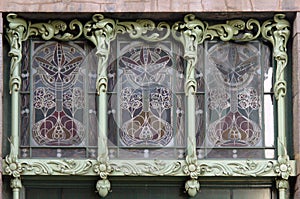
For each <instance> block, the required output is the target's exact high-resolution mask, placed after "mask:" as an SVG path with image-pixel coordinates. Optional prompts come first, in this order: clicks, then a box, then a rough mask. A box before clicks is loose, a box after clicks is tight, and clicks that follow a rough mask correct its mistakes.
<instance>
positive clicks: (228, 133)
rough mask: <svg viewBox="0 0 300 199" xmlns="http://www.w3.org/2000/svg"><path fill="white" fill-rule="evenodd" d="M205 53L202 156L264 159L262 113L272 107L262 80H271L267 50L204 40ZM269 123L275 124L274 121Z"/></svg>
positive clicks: (258, 45) (255, 44)
mask: <svg viewBox="0 0 300 199" xmlns="http://www.w3.org/2000/svg"><path fill="white" fill-rule="evenodd" d="M204 54H205V56H204V61H201V60H200V62H199V64H200V65H201V64H202V65H204V68H203V69H200V70H202V71H201V72H203V73H204V82H205V109H206V111H205V125H206V130H205V132H203V131H202V133H198V134H197V140H199V141H198V143H197V144H198V147H199V149H198V150H197V151H198V157H199V158H203V157H208V158H264V157H265V153H264V148H265V147H266V145H265V144H266V143H265V141H264V138H265V136H264V132H265V130H264V125H263V122H264V113H263V110H270V108H271V110H272V109H273V108H272V107H273V105H272V103H270V101H264V87H265V88H266V87H267V86H266V83H264V81H265V80H266V82H270V78H272V71H271V72H270V70H269V68H270V65H269V56H270V55H269V53H268V49H267V48H266V47H265V46H263V45H262V44H261V43H260V42H250V43H247V44H236V43H230V42H206V43H205V53H204ZM200 68H201V67H200ZM269 84H270V85H272V83H269ZM270 85H269V87H270ZM203 87H204V86H203ZM267 92H268V93H265V95H271V93H270V90H269V91H267ZM199 96H201V92H199ZM266 104H267V105H268V108H267V109H266V108H265V109H264V106H266ZM270 113H271V114H273V112H270V111H269V112H268V114H270ZM268 121H269V122H268V123H267V125H268V126H273V118H271V119H268ZM273 133H274V132H273V130H272V128H271V130H269V132H268V136H270V137H271V138H272V139H273V137H274V135H273ZM273 140H274V139H273ZM269 146H270V144H269ZM216 147H217V148H218V149H216ZM201 148H203V149H201ZM243 148H244V149H243ZM246 148H247V149H246ZM200 149H201V150H200Z"/></svg>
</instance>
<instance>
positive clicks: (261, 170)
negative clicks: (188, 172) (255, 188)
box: [200, 161, 274, 176]
mask: <svg viewBox="0 0 300 199" xmlns="http://www.w3.org/2000/svg"><path fill="white" fill-rule="evenodd" d="M273 164H274V163H273V162H272V161H269V162H263V163H260V162H254V161H246V162H244V163H241V162H234V163H228V164H222V163H211V164H209V163H205V164H200V175H207V174H212V175H214V176H236V175H241V176H262V175H264V174H267V173H271V172H272V171H273V166H274V165H273Z"/></svg>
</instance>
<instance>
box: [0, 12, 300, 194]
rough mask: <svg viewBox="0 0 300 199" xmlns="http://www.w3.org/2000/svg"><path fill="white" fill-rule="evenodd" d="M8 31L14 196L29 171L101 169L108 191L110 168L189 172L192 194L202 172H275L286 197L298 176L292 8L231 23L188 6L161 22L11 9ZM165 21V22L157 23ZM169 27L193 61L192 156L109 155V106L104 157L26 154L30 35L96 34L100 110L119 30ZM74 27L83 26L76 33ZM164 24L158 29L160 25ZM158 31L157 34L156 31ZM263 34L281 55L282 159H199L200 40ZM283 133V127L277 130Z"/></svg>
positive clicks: (133, 33)
mask: <svg viewBox="0 0 300 199" xmlns="http://www.w3.org/2000/svg"><path fill="white" fill-rule="evenodd" d="M7 22H8V27H7V29H6V37H7V39H8V42H9V45H10V51H9V56H10V57H11V61H10V92H11V104H12V105H11V106H12V109H11V115H12V118H11V143H10V153H9V155H8V156H6V157H5V160H4V161H3V174H4V175H10V176H12V179H11V187H12V189H13V198H14V199H17V198H19V194H20V189H21V187H22V183H21V176H22V175H29V176H34V175H49V176H50V175H51V176H66V175H76V176H99V177H100V179H99V180H98V182H97V184H96V189H97V191H98V193H99V195H100V196H102V197H105V196H106V195H107V194H108V192H109V191H110V189H111V185H110V182H109V180H108V177H109V176H170V177H171V176H185V177H189V179H188V180H187V181H186V184H185V185H186V186H185V188H186V191H187V193H188V194H189V195H190V196H194V195H196V194H197V192H198V191H199V188H200V183H199V180H198V177H209V176H220V177H273V178H274V180H275V179H276V182H277V188H278V189H279V198H280V199H283V198H285V196H286V190H287V188H288V178H289V176H295V173H296V171H295V167H296V163H295V161H294V160H290V159H289V156H288V154H287V151H286V148H287V143H286V134H287V132H286V116H285V105H286V102H285V98H286V97H285V96H286V89H287V86H286V81H285V74H284V71H285V67H286V65H287V57H288V56H287V40H288V37H289V34H290V30H289V27H290V25H289V22H288V21H287V20H286V19H285V15H284V14H276V15H274V18H273V19H269V20H266V21H265V22H263V24H262V25H261V24H260V23H259V21H258V20H255V19H249V20H248V21H243V20H229V21H227V22H226V23H221V24H211V25H209V23H208V22H205V21H201V20H200V19H198V18H196V16H195V15H193V14H188V15H186V16H185V17H184V20H183V21H179V22H176V23H173V24H172V26H170V25H169V24H168V23H166V22H160V23H159V24H157V25H155V23H154V22H153V21H151V20H147V19H145V20H136V21H119V20H117V19H111V18H104V16H103V15H101V14H95V15H93V17H92V19H91V20H90V21H88V22H86V23H85V25H82V23H81V22H80V21H78V20H73V21H71V22H70V24H69V25H67V23H65V22H64V21H52V22H51V21H50V22H48V23H45V22H40V23H32V22H31V21H29V20H25V19H23V18H19V17H18V16H17V15H16V14H8V15H7ZM155 28H157V29H155ZM162 28H166V30H167V34H171V35H172V36H173V38H174V39H175V40H176V41H178V42H179V43H181V44H182V46H183V49H184V58H185V61H186V63H187V65H186V71H190V72H189V73H187V74H186V77H185V79H186V82H185V94H186V104H187V107H186V111H187V114H186V115H187V117H186V121H187V122H186V134H187V137H188V138H187V154H186V159H185V160H130V161H128V160H109V157H108V147H107V133H108V126H107V120H108V117H107V111H99V113H98V121H99V122H98V158H97V159H24V158H19V135H20V130H19V121H20V119H21V118H20V114H19V111H20V110H19V92H20V86H21V77H20V68H21V60H22V42H23V41H25V40H27V39H28V38H29V37H31V36H40V37H41V38H42V39H44V40H50V39H57V40H61V41H70V40H76V39H78V38H79V37H80V36H84V38H86V39H87V40H89V41H91V42H92V43H93V44H94V45H95V47H96V49H97V51H96V56H97V58H98V63H97V68H98V71H97V81H96V89H97V94H98V97H97V103H98V110H107V107H108V104H107V103H108V102H107V94H106V91H107V81H108V80H107V71H106V68H107V64H108V57H109V52H110V42H111V41H113V40H114V39H115V38H116V36H117V34H128V35H129V37H130V38H131V39H142V40H146V41H147V42H157V41H162V40H164V39H165V38H166V35H163V34H161V32H160V31H159V30H161V29H162ZM74 30H77V31H78V34H76V35H73V32H74ZM157 30H158V31H157ZM154 33H155V34H154ZM258 37H260V38H262V39H264V40H266V41H268V42H269V43H270V44H271V45H272V47H273V54H272V58H273V60H274V61H275V65H276V66H275V67H274V68H275V69H276V73H275V75H276V76H275V84H274V93H275V98H276V100H277V103H276V104H277V121H278V124H277V133H278V143H277V155H278V158H277V159H273V160H261V159H255V160H238V159H235V160H231V159H229V160H198V159H197V156H196V129H195V121H196V119H195V91H196V82H195V78H194V76H195V71H194V69H195V64H196V63H197V48H198V45H199V44H202V43H203V42H204V41H205V40H208V39H220V40H222V41H240V42H247V41H251V40H255V39H256V38H258ZM275 134H276V133H275Z"/></svg>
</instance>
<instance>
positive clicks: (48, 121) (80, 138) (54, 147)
mask: <svg viewBox="0 0 300 199" xmlns="http://www.w3.org/2000/svg"><path fill="white" fill-rule="evenodd" d="M24 46H25V48H24V50H23V54H24V55H25V56H24V59H23V64H22V73H21V75H22V83H23V84H22V85H23V87H22V88H23V91H22V92H21V99H22V100H21V106H22V110H21V116H22V121H21V124H20V125H21V129H23V130H22V132H21V133H22V136H21V144H20V146H21V156H22V157H29V156H33V157H58V158H59V157H74V158H76V157H81V158H83V157H86V156H87V154H88V153H90V151H87V150H86V148H85V147H87V146H89V145H91V146H94V148H95V146H96V143H95V141H94V140H96V139H95V137H96V136H95V134H96V133H97V132H96V130H93V129H92V128H90V127H92V126H97V125H95V124H96V121H95V119H94V117H93V115H95V111H93V110H95V94H94V93H92V92H91V91H90V92H89V93H88V92H87V90H89V89H88V87H90V85H89V84H88V82H87V79H88V78H87V76H88V75H86V71H87V69H86V67H85V59H86V58H87V54H88V52H89V48H88V46H87V45H86V44H85V42H82V41H77V42H56V41H48V42H45V41H38V40H29V41H27V42H25V45H24ZM29 55H30V57H31V58H30V59H29V58H28V57H29ZM28 66H30V68H29V67H28ZM29 74H30V75H29ZM29 78H30V80H29ZM89 79H92V78H89ZM94 84H95V83H94ZM88 115H89V117H87V116H88ZM29 116H30V118H29ZM91 122H94V123H93V124H91ZM29 124H31V125H29ZM91 140H93V142H92V141H91ZM68 147H72V149H67V148H68ZM74 147H79V148H80V149H78V148H74ZM90 154H92V153H90Z"/></svg>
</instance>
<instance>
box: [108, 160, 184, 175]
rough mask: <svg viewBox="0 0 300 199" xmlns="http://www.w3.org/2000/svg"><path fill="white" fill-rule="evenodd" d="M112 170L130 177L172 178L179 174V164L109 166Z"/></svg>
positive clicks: (155, 162)
mask: <svg viewBox="0 0 300 199" xmlns="http://www.w3.org/2000/svg"><path fill="white" fill-rule="evenodd" d="M111 166H112V167H113V170H114V171H116V172H121V173H123V174H124V175H130V176H144V175H147V176H149V175H151V176H153V175H154V176H157V175H158V176H164V175H168V176H172V175H176V174H178V173H180V171H181V163H180V162H172V163H169V164H168V163H166V162H163V161H157V160H155V161H154V162H151V163H149V162H137V163H125V162H122V163H121V164H111Z"/></svg>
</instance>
